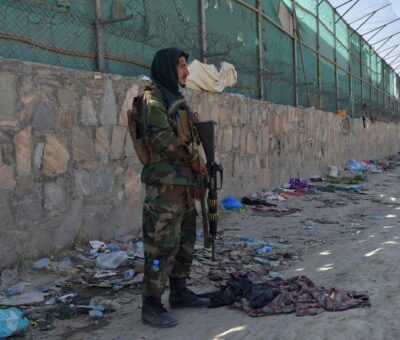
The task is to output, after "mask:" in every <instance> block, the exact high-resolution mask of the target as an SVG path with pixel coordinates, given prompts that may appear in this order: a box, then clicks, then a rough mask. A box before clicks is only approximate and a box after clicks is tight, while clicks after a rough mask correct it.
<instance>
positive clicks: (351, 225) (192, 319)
mask: <svg viewBox="0 0 400 340" xmlns="http://www.w3.org/2000/svg"><path fill="white" fill-rule="evenodd" d="M367 177H368V181H367V182H365V184H364V185H365V187H366V188H367V189H368V190H367V191H366V192H364V193H363V194H357V193H353V192H345V191H336V192H333V193H325V192H324V193H323V194H321V195H306V196H301V197H291V198H290V199H289V200H288V201H287V203H286V204H287V205H288V206H290V207H296V208H302V209H303V210H302V213H301V214H295V215H294V216H291V215H289V216H284V217H265V216H257V215H253V214H240V213H238V212H224V213H223V218H222V226H221V228H222V229H223V230H224V233H226V234H232V235H233V234H235V235H242V236H248V237H254V238H257V239H263V240H271V241H275V242H276V243H277V244H280V245H282V247H284V248H285V251H287V252H288V253H290V254H293V258H292V261H288V262H287V263H282V265H281V267H280V268H278V271H279V272H280V273H281V274H282V276H283V277H284V278H289V277H292V276H296V275H305V276H307V277H309V278H310V279H312V280H313V281H314V282H315V283H316V284H317V285H321V286H324V287H339V288H344V289H349V290H358V291H368V292H369V296H370V301H371V307H366V308H358V309H351V310H347V311H342V312H323V313H321V314H318V315H314V316H306V317H297V316H295V315H294V314H287V315H276V316H264V317H260V318H251V317H249V316H248V315H247V314H245V313H244V312H243V311H240V310H235V309H232V308H228V307H221V308H217V309H201V310H195V309H187V310H177V311H172V314H173V315H174V316H175V317H176V318H177V319H178V320H179V325H178V326H177V327H175V328H172V329H164V330H159V329H153V328H150V327H148V326H145V325H142V323H141V322H140V296H139V295H132V294H131V293H130V292H129V291H125V290H124V291H122V292H121V293H119V297H118V299H119V301H125V302H126V303H125V302H124V303H123V304H121V306H122V307H121V308H119V309H118V310H116V312H115V313H112V314H109V315H108V316H107V317H106V318H105V319H103V320H100V321H99V322H97V323H93V322H92V321H91V320H87V319H86V318H85V317H81V318H80V319H71V320H65V321H56V322H55V323H54V325H55V326H56V327H55V329H53V330H52V331H50V332H48V333H46V332H40V333H38V332H36V331H34V332H33V333H32V336H33V338H35V339H36V338H37V339H58V338H59V339H93V340H94V339H146V340H150V339H151V340H152V339H173V340H186V339H191V340H205V339H215V340H222V339H279V340H280V339H313V340H315V339H363V340H365V339H385V340H386V339H399V338H400V326H399V325H398V317H399V316H400V315H399V314H400V294H399V291H400V290H399V282H400V272H399V271H398V268H399V261H398V259H399V250H400V248H399V243H400V185H399V182H400V168H396V169H393V170H390V171H386V172H384V173H383V174H368V176H367ZM310 221H311V222H310ZM220 242H222V241H220ZM193 289H194V290H197V291H207V290H210V289H212V285H211V284H210V285H209V286H207V285H206V286H204V285H203V286H199V285H196V282H193ZM165 298H166V296H165ZM28 333H29V332H28ZM28 333H27V336H28V337H29V335H28Z"/></svg>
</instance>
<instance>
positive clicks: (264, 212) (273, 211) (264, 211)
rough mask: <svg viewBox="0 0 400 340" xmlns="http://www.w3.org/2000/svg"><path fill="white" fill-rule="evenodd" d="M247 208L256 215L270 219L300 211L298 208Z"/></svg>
mask: <svg viewBox="0 0 400 340" xmlns="http://www.w3.org/2000/svg"><path fill="white" fill-rule="evenodd" d="M249 208H250V209H251V210H253V212H254V213H255V214H257V215H261V216H270V217H282V216H286V215H291V214H294V213H297V212H300V211H301V209H298V208H288V209H286V208H267V207H264V206H262V205H255V206H249Z"/></svg>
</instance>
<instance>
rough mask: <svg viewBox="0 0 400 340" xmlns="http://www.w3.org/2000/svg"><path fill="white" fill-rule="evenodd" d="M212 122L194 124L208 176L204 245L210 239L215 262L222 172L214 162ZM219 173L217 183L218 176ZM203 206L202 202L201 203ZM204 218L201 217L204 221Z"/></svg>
mask: <svg viewBox="0 0 400 340" xmlns="http://www.w3.org/2000/svg"><path fill="white" fill-rule="evenodd" d="M214 125H215V123H214V121H212V120H208V121H204V122H197V123H195V127H196V130H197V133H198V135H199V138H200V141H201V144H202V145H203V149H204V152H205V154H206V160H207V170H208V174H209V176H210V180H209V182H208V183H207V184H206V185H205V186H206V187H207V189H208V197H207V205H208V216H207V217H208V226H209V235H206V234H205V244H206V243H207V242H209V241H208V240H207V237H208V236H209V237H210V238H211V251H212V260H213V261H214V260H215V238H216V236H217V225H218V195H217V190H219V189H221V188H222V181H223V175H224V171H223V169H222V166H221V165H220V164H217V163H216V162H215V143H214ZM218 173H219V182H218V175H217V174H218ZM202 204H204V200H203V203H202ZM204 218H205V216H203V220H204Z"/></svg>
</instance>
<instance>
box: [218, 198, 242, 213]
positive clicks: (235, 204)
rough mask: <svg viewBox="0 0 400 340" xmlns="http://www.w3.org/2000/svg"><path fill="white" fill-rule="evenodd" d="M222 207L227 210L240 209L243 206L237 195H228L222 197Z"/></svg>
mask: <svg viewBox="0 0 400 340" xmlns="http://www.w3.org/2000/svg"><path fill="white" fill-rule="evenodd" d="M222 207H223V208H224V209H227V210H230V209H240V208H241V207H242V203H240V201H239V200H238V199H237V198H236V197H233V196H230V195H228V196H227V197H225V198H224V199H222Z"/></svg>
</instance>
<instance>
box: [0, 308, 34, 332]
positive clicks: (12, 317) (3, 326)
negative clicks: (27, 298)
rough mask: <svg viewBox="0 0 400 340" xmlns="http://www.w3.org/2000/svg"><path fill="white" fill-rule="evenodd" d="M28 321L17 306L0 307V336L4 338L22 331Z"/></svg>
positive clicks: (27, 324)
mask: <svg viewBox="0 0 400 340" xmlns="http://www.w3.org/2000/svg"><path fill="white" fill-rule="evenodd" d="M28 326H29V321H28V319H27V318H26V317H24V314H23V313H22V312H21V311H20V310H19V309H17V308H7V309H0V338H6V337H8V336H11V335H13V334H15V333H19V332H21V331H23V330H24V329H25V328H27V327H28Z"/></svg>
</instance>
